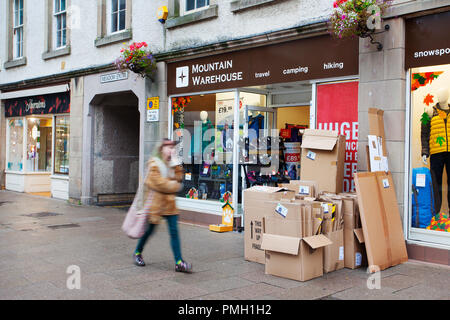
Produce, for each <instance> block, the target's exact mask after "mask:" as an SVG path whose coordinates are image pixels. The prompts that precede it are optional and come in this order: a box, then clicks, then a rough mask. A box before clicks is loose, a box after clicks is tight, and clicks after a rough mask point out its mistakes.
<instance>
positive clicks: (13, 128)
mask: <svg viewBox="0 0 450 320" xmlns="http://www.w3.org/2000/svg"><path fill="white" fill-rule="evenodd" d="M23 126H24V124H23V120H22V119H9V120H8V132H9V145H8V158H7V159H8V163H7V170H8V171H23Z"/></svg>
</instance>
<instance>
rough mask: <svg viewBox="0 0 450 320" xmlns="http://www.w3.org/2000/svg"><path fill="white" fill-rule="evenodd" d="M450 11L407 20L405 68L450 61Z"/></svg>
mask: <svg viewBox="0 0 450 320" xmlns="http://www.w3.org/2000/svg"><path fill="white" fill-rule="evenodd" d="M448 30H450V11H447V12H442V13H436V14H431V15H427V16H423V17H418V18H412V19H408V20H406V39H405V41H406V42H405V68H406V69H409V68H415V67H425V66H436V65H441V64H448V63H450V37H449V36H448Z"/></svg>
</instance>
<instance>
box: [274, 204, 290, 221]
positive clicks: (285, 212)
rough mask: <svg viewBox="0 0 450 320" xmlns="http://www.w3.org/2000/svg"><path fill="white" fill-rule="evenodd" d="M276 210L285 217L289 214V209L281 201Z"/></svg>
mask: <svg viewBox="0 0 450 320" xmlns="http://www.w3.org/2000/svg"><path fill="white" fill-rule="evenodd" d="M275 211H276V212H277V213H278V214H279V215H281V216H283V218H286V216H287V214H288V209H287V208H286V207H284V206H282V205H281V204H280V203H279V204H278V205H277V207H276V208H275Z"/></svg>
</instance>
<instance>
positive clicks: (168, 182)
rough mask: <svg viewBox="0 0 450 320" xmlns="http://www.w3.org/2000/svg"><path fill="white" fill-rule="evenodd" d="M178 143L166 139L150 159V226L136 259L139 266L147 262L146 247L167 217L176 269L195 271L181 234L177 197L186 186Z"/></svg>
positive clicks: (147, 188) (147, 200) (147, 186)
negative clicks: (177, 158)
mask: <svg viewBox="0 0 450 320" xmlns="http://www.w3.org/2000/svg"><path fill="white" fill-rule="evenodd" d="M175 145H176V143H175V142H174V141H172V140H169V139H164V140H163V141H162V142H161V143H160V144H159V145H158V146H157V147H156V148H155V152H154V154H153V156H152V158H151V159H150V160H149V162H148V171H147V176H146V178H145V182H144V188H143V190H144V191H143V192H144V195H143V199H145V201H144V203H143V205H144V212H145V213H146V214H148V222H149V225H148V229H147V231H146V232H145V233H144V235H143V236H142V237H141V238H140V239H139V241H138V244H137V247H136V250H135V252H134V261H135V264H136V265H138V266H145V262H144V259H143V258H142V251H143V250H144V245H145V244H146V242H147V240H148V238H149V237H150V235H151V234H152V233H153V231H154V229H155V227H156V225H158V224H159V223H160V222H161V218H162V217H164V218H165V219H166V220H167V224H168V228H169V233H170V245H171V247H172V251H173V255H174V259H175V271H177V272H188V273H189V272H191V271H192V265H191V264H190V263H188V262H186V261H184V260H183V258H182V256H181V245H180V238H179V235H178V209H177V207H176V202H175V197H176V194H177V192H179V191H180V190H181V188H182V184H181V181H182V179H183V167H182V166H181V165H179V164H178V163H176V162H175Z"/></svg>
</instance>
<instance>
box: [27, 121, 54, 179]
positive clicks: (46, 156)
mask: <svg viewBox="0 0 450 320" xmlns="http://www.w3.org/2000/svg"><path fill="white" fill-rule="evenodd" d="M26 122H27V149H26V171H27V172H50V171H51V163H52V119H51V118H34V117H32V118H26Z"/></svg>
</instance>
